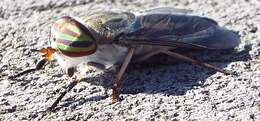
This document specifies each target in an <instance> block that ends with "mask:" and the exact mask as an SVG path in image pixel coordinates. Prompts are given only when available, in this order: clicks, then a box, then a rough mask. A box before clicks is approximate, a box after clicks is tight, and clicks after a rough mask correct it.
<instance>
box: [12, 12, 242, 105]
mask: <svg viewBox="0 0 260 121" xmlns="http://www.w3.org/2000/svg"><path fill="white" fill-rule="evenodd" d="M239 42H240V39H239V36H238V35H236V34H235V33H233V32H232V31H230V30H227V29H225V28H223V27H220V26H219V25H218V24H217V22H215V21H214V20H212V19H209V18H206V17H201V16H195V15H192V12H191V11H189V10H185V9H175V8H169V7H162V8H155V9H150V10H146V11H142V12H138V13H137V12H136V13H135V12H123V11H106V12H96V13H92V14H90V15H87V16H84V17H81V18H72V17H69V16H64V17H61V18H59V19H58V20H56V22H54V24H53V25H52V27H51V39H50V40H49V43H50V46H49V47H46V48H41V49H39V50H37V51H39V52H40V53H41V54H42V57H43V59H42V60H41V61H39V63H38V64H37V65H36V67H35V68H33V69H29V70H25V71H23V72H21V73H18V74H17V75H12V76H10V77H9V78H16V77H19V76H21V75H23V74H26V73H30V72H32V71H36V70H40V69H41V68H42V67H43V66H44V65H45V64H46V62H48V61H50V60H52V59H53V58H55V59H58V62H59V64H60V65H61V66H62V67H63V68H64V69H65V70H66V72H67V74H68V76H69V77H71V78H72V80H73V81H72V82H71V83H70V84H69V86H68V87H67V89H66V90H65V91H64V92H62V93H61V94H60V96H59V97H58V98H57V100H56V101H55V102H54V103H53V105H52V106H51V107H50V108H48V109H49V110H53V109H54V108H55V107H56V106H57V104H58V102H59V101H60V100H61V99H62V98H63V97H64V96H65V94H66V93H67V92H69V91H70V90H71V89H72V88H73V87H74V86H75V85H76V84H77V83H78V82H80V80H81V79H82V77H81V76H80V74H79V73H75V74H74V72H75V67H76V66H77V65H78V64H80V63H82V62H85V63H88V64H89V65H93V63H95V64H98V65H103V66H104V67H108V66H111V65H116V64H119V65H121V68H120V69H119V71H118V73H117V75H116V76H115V80H114V81H113V85H112V101H113V102H116V101H117V100H118V95H119V93H118V90H119V87H120V85H121V83H122V79H121V78H122V76H123V74H124V72H125V70H126V68H127V66H128V64H129V62H130V61H132V62H140V61H145V60H147V59H149V58H150V57H151V56H153V55H156V54H166V55H169V56H172V57H175V58H178V59H181V60H184V61H188V62H191V63H193V64H196V65H200V66H203V67H207V68H210V69H213V70H215V71H218V72H221V73H224V74H232V72H230V71H227V70H223V69H220V68H218V67H215V66H213V65H210V64H208V63H205V62H201V61H197V60H194V59H192V58H190V57H187V56H184V55H181V54H178V53H176V52H174V50H177V49H187V50H188V49H200V50H213V51H217V50H226V49H233V48H234V47H236V46H237V45H238V44H239ZM91 63H92V64H91Z"/></svg>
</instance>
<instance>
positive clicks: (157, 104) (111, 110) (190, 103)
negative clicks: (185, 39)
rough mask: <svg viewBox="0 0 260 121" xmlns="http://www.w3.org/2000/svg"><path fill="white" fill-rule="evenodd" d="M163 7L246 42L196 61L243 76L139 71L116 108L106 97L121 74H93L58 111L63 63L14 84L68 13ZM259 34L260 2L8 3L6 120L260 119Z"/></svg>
mask: <svg viewBox="0 0 260 121" xmlns="http://www.w3.org/2000/svg"><path fill="white" fill-rule="evenodd" d="M160 6H170V7H176V8H185V9H191V10H194V12H196V13H197V14H199V15H204V16H207V17H210V18H214V19H215V20H216V21H218V22H219V24H220V25H221V26H225V27H226V28H228V29H232V30H234V31H236V32H237V33H238V34H239V35H240V36H241V44H240V45H239V47H237V48H236V49H235V50H234V51H230V52H214V53H210V52H202V53H199V54H195V55H194V56H195V57H194V58H198V59H200V60H205V61H208V62H210V63H212V64H214V65H217V66H219V67H222V68H224V69H228V70H233V71H236V73H238V76H228V75H223V74H221V73H215V72H213V71H211V70H208V69H204V68H201V67H197V66H193V65H190V64H186V63H178V64H168V65H160V64H159V65H156V64H155V65H156V66H154V65H153V66H152V67H151V66H142V65H136V66H135V65H134V66H131V67H130V68H129V69H128V70H127V72H126V74H125V76H124V84H123V87H122V89H121V93H122V94H121V95H120V96H121V98H122V101H120V102H117V103H115V104H112V103H111V98H107V97H104V96H103V93H104V90H105V87H108V89H109V90H108V93H109V94H111V88H110V87H109V86H106V84H105V83H107V84H108V85H109V83H111V79H112V78H113V73H112V72H107V74H103V73H101V72H96V71H91V72H89V73H88V75H87V77H89V78H93V79H92V81H90V80H91V79H86V81H83V82H81V83H80V84H78V85H77V86H76V87H75V88H74V89H73V90H72V91H71V92H70V93H68V94H67V95H66V96H65V97H64V98H63V100H62V101H61V102H60V103H59V105H58V107H57V109H56V111H55V112H52V113H50V112H46V111H45V110H46V108H47V107H49V106H50V105H51V104H52V103H53V102H54V100H55V99H56V98H57V96H58V93H59V92H61V91H62V90H63V89H64V88H65V85H67V84H68V83H69V80H68V78H67V75H64V72H63V71H62V70H61V68H60V67H58V65H57V63H55V61H54V62H51V64H49V65H47V66H46V67H45V70H41V71H38V72H35V73H31V74H28V75H25V76H22V77H19V78H18V79H16V80H10V79H7V77H8V75H11V74H14V73H17V72H19V71H21V70H23V69H26V68H29V67H33V66H34V65H35V63H36V61H37V60H38V59H39V58H40V55H38V54H37V53H34V52H30V49H36V48H40V47H43V46H46V45H47V40H48V36H49V35H48V33H49V31H50V26H51V24H52V22H53V21H54V20H55V19H56V18H59V17H61V16H62V15H73V16H80V15H84V14H86V13H88V12H90V11H93V10H109V9H125V10H129V11H135V10H144V9H147V8H151V7H160ZM259 28H260V1H258V0H207V1H206V0H125V1H123V0H104V1H103V0H86V1H84V0H41V1H38V0H1V1H0V48H1V49H0V60H1V63H0V120H10V121H18V120H174V121H177V120H180V121H182V120H190V121H191V120H192V121H196V120H198V121H203V120H205V121H208V120H212V121H213V120H214V121H215V120H222V121H226V120H238V121H240V120H241V121H250V120H251V121H253V120H255V121H257V120H260V63H259V62H260V43H259V42H260V37H259ZM93 80H97V81H93ZM102 80H103V81H102ZM99 82H102V83H99ZM104 82H105V83H104Z"/></svg>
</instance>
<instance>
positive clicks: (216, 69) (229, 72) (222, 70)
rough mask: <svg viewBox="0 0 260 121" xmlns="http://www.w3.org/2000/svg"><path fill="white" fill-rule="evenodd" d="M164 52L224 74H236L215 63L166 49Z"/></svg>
mask: <svg viewBox="0 0 260 121" xmlns="http://www.w3.org/2000/svg"><path fill="white" fill-rule="evenodd" d="M162 53H164V54H167V55H169V56H172V57H175V58H178V59H182V60H185V61H188V62H191V63H192V64H195V65H199V66H203V67H207V68H209V69H213V70H215V71H218V72H221V73H224V74H227V75H234V73H233V72H231V71H228V70H224V69H221V68H218V67H216V66H214V65H211V64H208V63H205V62H201V61H198V60H194V59H192V58H190V57H187V56H184V55H181V54H178V53H175V52H172V51H168V50H164V51H162Z"/></svg>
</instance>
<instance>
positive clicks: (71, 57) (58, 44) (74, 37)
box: [10, 16, 97, 78]
mask: <svg viewBox="0 0 260 121" xmlns="http://www.w3.org/2000/svg"><path fill="white" fill-rule="evenodd" d="M49 44H50V47H47V48H42V49H39V50H37V51H38V52H40V53H41V55H42V57H43V59H42V60H41V61H40V62H39V63H38V64H37V65H36V68H34V69H29V70H26V71H23V72H21V73H18V74H17V75H14V76H11V77H10V78H15V77H18V76H21V75H24V74H26V73H29V72H32V71H36V70H39V69H40V68H42V67H43V66H44V64H46V62H48V61H49V60H51V59H52V58H56V59H57V60H58V62H59V64H60V65H62V66H63V68H64V69H65V70H66V71H67V73H68V75H69V76H72V75H73V73H74V67H75V66H76V65H77V64H79V63H80V62H82V61H83V60H82V58H83V57H84V56H88V55H91V54H93V53H95V52H96V50H97V43H96V40H95V38H94V37H93V36H92V34H91V32H90V31H89V30H88V28H87V27H86V26H84V25H83V24H82V23H80V22H79V21H77V20H75V19H73V18H72V17H69V16H64V17H61V18H60V19H58V20H56V21H55V22H54V24H53V25H52V27H51V39H50V40H49Z"/></svg>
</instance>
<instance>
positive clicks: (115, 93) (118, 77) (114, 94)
mask: <svg viewBox="0 0 260 121" xmlns="http://www.w3.org/2000/svg"><path fill="white" fill-rule="evenodd" d="M133 54H134V48H129V50H128V53H127V55H126V57H125V60H124V62H123V64H122V66H121V68H120V70H119V72H118V73H117V75H116V77H115V80H114V81H113V85H112V89H113V91H112V101H113V103H114V102H116V101H117V100H118V88H119V87H120V85H121V83H122V81H121V78H122V76H123V74H124V73H125V70H126V68H127V66H128V64H129V62H130V61H131V58H132V56H133Z"/></svg>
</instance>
